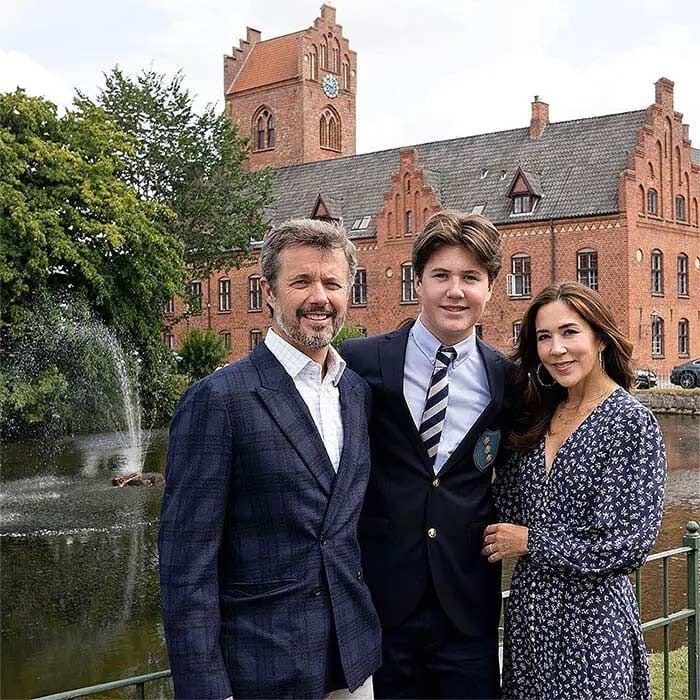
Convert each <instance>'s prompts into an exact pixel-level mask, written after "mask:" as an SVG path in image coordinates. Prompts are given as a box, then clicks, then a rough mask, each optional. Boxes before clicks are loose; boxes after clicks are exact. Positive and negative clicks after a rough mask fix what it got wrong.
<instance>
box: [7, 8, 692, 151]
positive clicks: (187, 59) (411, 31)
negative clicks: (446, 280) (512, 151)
mask: <svg viewBox="0 0 700 700" xmlns="http://www.w3.org/2000/svg"><path fill="white" fill-rule="evenodd" d="M321 1H322V0H286V1H285V0H227V1H226V2H223V1H221V0H196V1H193V0H114V1H112V2H105V1H104V0H62V2H56V0H0V92H4V91H8V90H14V89H15V87H16V86H18V85H19V86H21V87H23V88H24V89H25V90H26V91H27V92H28V93H29V94H32V95H42V96H44V97H47V98H48V99H50V100H52V101H54V102H56V103H57V104H59V105H61V106H62V107H67V106H69V105H70V103H71V101H72V97H73V94H74V89H75V88H79V89H80V90H81V91H82V92H84V93H87V94H90V95H94V94H95V93H96V91H97V89H98V87H99V86H100V85H101V84H102V81H103V77H102V74H103V73H104V72H108V71H109V70H110V69H111V68H112V67H113V66H114V65H116V64H119V65H120V66H121V68H122V69H123V70H125V71H127V72H130V73H136V72H138V71H140V70H141V69H143V68H154V69H156V70H158V71H160V72H163V73H166V74H168V75H171V74H173V73H174V72H175V71H178V70H182V71H183V73H184V76H185V85H186V86H187V87H188V88H189V90H190V91H191V92H192V93H194V94H195V95H196V96H197V102H196V104H197V105H198V106H200V107H203V106H204V105H205V104H207V103H212V104H217V105H218V107H219V108H223V68H222V65H223V55H224V54H225V53H230V52H231V47H232V46H234V45H235V46H238V40H239V39H240V38H244V37H245V34H246V26H250V27H253V28H255V29H259V30H260V31H261V32H262V38H263V39H266V38H271V37H274V36H279V35H281V34H286V33H289V32H293V31H298V30H300V29H303V28H305V27H308V26H310V25H311V24H312V23H313V20H314V19H315V18H316V17H317V16H319V14H320V6H321ZM331 4H333V5H334V7H336V10H337V21H338V23H339V24H341V25H342V27H343V34H344V35H345V36H346V37H347V38H348V39H349V40H350V47H351V49H353V50H354V51H356V52H357V54H358V74H357V80H358V89H357V151H358V153H364V152H368V151H375V150H380V149H384V148H393V147H396V146H409V145H413V144H419V143H425V142H429V141H438V140H443V139H448V138H454V137H459V136H469V135H472V134H480V133H487V132H491V131H499V130H502V129H512V128H519V127H524V126H527V125H528V124H529V122H530V103H531V101H532V99H533V96H534V95H539V96H540V99H541V100H543V101H545V102H548V103H549V105H550V120H551V121H563V120H567V119H577V118H580V117H589V116H596V115H601V114H612V113H615V112H625V111H631V110H637V109H644V108H645V107H647V106H649V105H650V104H651V103H652V102H653V101H654V82H655V81H656V80H657V79H658V78H660V77H662V76H664V77H667V78H670V79H671V80H673V81H674V82H675V109H676V110H677V111H679V112H682V113H683V115H684V122H685V123H687V124H689V125H690V136H691V139H693V138H694V140H695V143H694V144H693V145H694V146H695V147H696V148H697V147H700V0H674V2H672V3H661V2H659V1H658V0H653V1H652V0H634V1H630V0H537V1H534V0H461V1H458V0H433V1H427V0H402V1H401V2H395V1H393V0H383V1H379V0H336V1H335V2H334V3H331Z"/></svg>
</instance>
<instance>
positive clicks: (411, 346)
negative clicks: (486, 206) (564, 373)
mask: <svg viewBox="0 0 700 700" xmlns="http://www.w3.org/2000/svg"><path fill="white" fill-rule="evenodd" d="M413 266H414V270H415V279H416V282H415V286H416V293H417V295H418V298H419V299H420V301H421V304H422V307H421V313H420V316H419V317H418V319H417V320H416V322H415V323H414V324H413V325H412V326H411V327H409V328H402V329H399V330H397V331H394V332H392V333H388V334H386V335H381V336H376V337H373V338H363V339H357V340H349V341H347V342H346V343H345V344H344V345H343V350H342V354H343V357H344V358H345V359H346V361H347V363H348V366H350V367H352V369H354V370H355V371H356V372H357V373H358V374H360V375H361V376H363V377H364V378H365V379H366V380H367V382H368V383H369V385H370V388H371V389H372V394H373V400H374V405H373V408H372V417H371V422H370V443H371V454H372V471H371V475H370V482H369V485H368V487H367V495H366V498H365V505H364V508H363V512H362V516H361V519H360V545H361V548H362V556H363V563H364V566H365V575H366V578H367V583H368V585H369V587H370V590H371V592H372V598H373V601H374V604H375V606H376V608H377V612H378V613H379V618H380V621H381V624H382V637H383V639H382V658H383V665H382V667H381V669H380V670H379V671H378V672H377V673H376V674H375V676H374V691H375V695H376V697H378V698H494V697H498V696H499V669H498V619H499V613H500V604H501V589H500V574H501V572H500V568H498V567H497V566H495V565H490V564H488V562H487V561H486V560H485V558H484V557H482V556H480V550H481V547H482V544H481V542H482V536H483V531H484V528H485V527H486V526H487V525H488V524H489V523H493V522H495V521H496V519H497V518H496V517H495V513H494V506H493V502H492V498H491V479H492V473H493V466H494V464H495V463H496V462H497V461H498V460H499V459H500V452H501V450H502V444H501V443H502V439H501V430H502V427H503V425H502V423H503V417H504V412H505V409H506V406H507V404H508V400H507V391H506V388H505V385H506V375H507V371H508V370H509V363H508V361H507V360H506V359H505V357H503V356H502V355H501V354H499V353H498V352H496V351H495V350H493V349H492V348H491V347H489V346H488V345H487V344H486V343H484V342H483V341H481V339H480V338H478V337H477V336H476V333H475V326H476V324H477V323H478V322H479V319H480V318H481V315H482V313H483V311H484V307H485V305H486V303H487V302H488V300H489V299H490V298H491V293H492V290H493V283H494V280H495V279H496V276H497V275H498V272H499V270H500V267H501V243H500V236H499V234H498V231H497V230H496V229H495V228H494V227H493V225H492V224H491V223H490V222H489V221H488V220H487V219H485V218H484V217H482V216H478V215H474V214H460V213H458V212H451V211H443V212H440V213H438V214H436V215H434V216H433V217H432V218H431V219H430V220H429V221H428V222H427V223H426V225H425V229H424V230H423V232H422V233H421V234H420V235H418V237H417V238H416V240H415V244H414V247H413Z"/></svg>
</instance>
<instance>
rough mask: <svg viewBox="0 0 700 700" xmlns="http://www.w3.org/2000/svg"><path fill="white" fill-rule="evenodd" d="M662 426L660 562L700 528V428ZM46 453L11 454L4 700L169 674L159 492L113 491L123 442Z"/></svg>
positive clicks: (102, 439)
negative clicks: (693, 524)
mask: <svg viewBox="0 0 700 700" xmlns="http://www.w3.org/2000/svg"><path fill="white" fill-rule="evenodd" d="M659 421H660V423H661V426H662V429H663V432H664V436H665V438H666V442H667V449H668V455H669V479H668V493H667V502H666V508H665V511H664V521H663V526H662V531H661V535H660V537H659V541H658V543H657V546H656V551H660V550H663V549H670V548H673V547H677V546H680V544H681V538H682V536H683V532H684V529H685V524H686V522H687V521H688V520H691V519H695V520H698V519H700V456H699V454H700V447H699V435H700V420H699V419H697V418H690V417H686V416H660V417H659ZM148 443H149V445H148V451H147V458H146V466H145V470H146V471H162V469H163V464H164V461H165V451H166V447H167V433H166V432H165V431H159V432H154V433H152V434H151V435H150V439H149V441H148ZM50 453H51V455H52V456H51V457H47V456H46V446H45V445H41V446H39V445H29V444H22V445H11V446H6V447H4V448H3V455H2V456H3V474H2V479H3V484H2V491H1V492H0V508H1V511H0V586H1V588H0V590H1V591H2V611H1V614H2V617H1V630H2V658H1V664H2V665H1V668H0V671H1V685H0V696H1V697H3V698H6V699H9V698H30V697H35V696H37V695H44V694H49V693H54V692H59V691H61V690H69V689H72V688H78V687H82V686H88V685H93V684H97V683H101V682H106V681H109V680H115V679H118V678H124V677H127V676H134V675H137V674H141V673H148V672H150V671H157V670H161V669H164V668H167V666H168V660H167V653H166V650H165V644H164V641H163V626H162V622H161V614H160V594H159V590H158V561H157V553H156V536H157V530H158V517H159V512H160V501H161V497H162V489H161V488H158V487H125V488H114V487H113V486H112V485H111V478H112V477H113V476H116V475H119V474H121V473H123V471H124V469H125V465H126V463H127V460H128V455H127V454H126V453H125V451H124V449H123V447H122V443H121V441H120V438H119V436H118V435H114V434H105V435H90V436H84V437H80V438H76V439H72V440H67V441H65V442H63V443H61V444H59V445H56V446H54V447H53V449H52V450H51V451H50ZM647 570H649V571H647ZM670 574H671V576H670V578H671V584H672V585H671V606H672V608H671V609H672V610H675V609H679V608H680V607H684V605H685V590H684V587H685V560H684V559H678V560H674V561H673V562H672V563H671V565H670ZM660 582H661V578H660V565H659V566H648V567H646V568H645V575H644V588H643V595H642V611H643V616H644V619H645V620H646V619H651V618H653V617H657V616H658V615H660V613H661V588H660ZM504 583H505V585H506V586H507V576H506V577H505V580H504ZM674 627H675V629H673V632H672V635H671V639H672V645H673V646H678V645H680V644H682V643H683V641H684V639H685V634H686V632H685V625H682V624H678V625H675V626H674ZM647 644H648V645H649V647H650V648H652V649H658V648H659V646H660V644H661V636H660V633H657V632H653V633H650V634H648V635H647ZM132 692H133V691H132ZM147 694H148V697H168V696H170V694H171V691H170V688H169V684H168V682H167V681H162V682H159V683H156V684H150V685H149V686H148V689H147ZM126 696H127V693H126V691H124V692H123V693H121V695H120V694H119V693H112V694H111V697H126Z"/></svg>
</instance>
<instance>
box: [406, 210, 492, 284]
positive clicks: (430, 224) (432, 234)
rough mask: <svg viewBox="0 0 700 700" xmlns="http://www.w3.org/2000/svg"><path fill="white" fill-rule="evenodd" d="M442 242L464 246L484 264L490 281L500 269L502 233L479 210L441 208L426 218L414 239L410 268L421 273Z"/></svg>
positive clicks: (421, 274) (417, 273) (418, 273)
mask: <svg viewBox="0 0 700 700" xmlns="http://www.w3.org/2000/svg"><path fill="white" fill-rule="evenodd" d="M443 245H457V246H463V247H464V248H466V249H467V250H469V251H470V252H471V253H473V254H474V256H475V257H476V258H477V260H478V261H479V262H480V263H481V264H482V265H483V266H484V267H485V268H486V271H487V272H488V276H489V283H492V282H493V281H494V280H495V279H496V277H497V276H498V273H499V272H500V270H501V265H502V262H503V260H502V250H501V234H500V233H499V232H498V229H496V227H495V226H494V225H493V224H492V223H491V222H490V221H489V220H488V219H487V218H486V217H485V216H481V215H480V214H465V213H463V212H459V211H453V210H450V209H444V210H443V211H439V212H438V213H437V214H433V216H431V217H430V218H429V219H428V221H426V223H425V226H424V227H423V230H422V231H421V232H420V233H419V234H418V236H416V240H415V241H414V243H413V269H414V271H415V274H416V276H418V277H422V276H423V270H424V269H425V266H426V265H427V263H428V260H429V259H430V256H431V255H432V254H433V253H434V252H435V251H436V250H437V249H438V248H439V247H440V246H443Z"/></svg>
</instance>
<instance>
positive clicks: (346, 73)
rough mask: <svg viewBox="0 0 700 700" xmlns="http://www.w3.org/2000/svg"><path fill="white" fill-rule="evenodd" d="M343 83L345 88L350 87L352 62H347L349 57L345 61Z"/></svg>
mask: <svg viewBox="0 0 700 700" xmlns="http://www.w3.org/2000/svg"><path fill="white" fill-rule="evenodd" d="M342 84H343V90H349V89H350V64H349V63H348V62H347V59H346V60H345V61H343V72H342Z"/></svg>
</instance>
